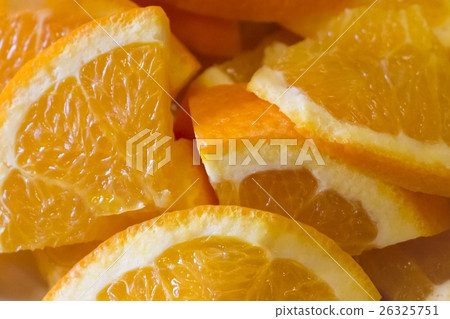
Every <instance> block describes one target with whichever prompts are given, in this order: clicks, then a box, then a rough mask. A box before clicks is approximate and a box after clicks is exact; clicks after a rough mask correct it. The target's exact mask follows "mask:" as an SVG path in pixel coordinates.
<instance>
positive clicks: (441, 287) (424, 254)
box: [357, 231, 450, 301]
mask: <svg viewBox="0 0 450 319" xmlns="http://www.w3.org/2000/svg"><path fill="white" fill-rule="evenodd" d="M449 252H450V231H447V232H444V233H442V234H439V235H436V236H433V237H427V238H417V239H414V240H410V241H408V242H405V243H401V244H397V245H394V246H389V247H386V248H383V249H375V250H371V251H368V252H365V253H363V254H362V255H361V256H358V257H357V261H358V262H359V264H360V265H361V266H362V267H363V268H364V270H365V271H366V272H367V274H368V275H369V276H370V278H371V279H372V280H373V282H374V284H375V285H376V286H377V288H378V289H379V291H380V293H381V294H382V295H383V299H385V300H408V301H413V300H449V298H450V255H449Z"/></svg>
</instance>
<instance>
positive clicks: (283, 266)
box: [45, 206, 379, 300]
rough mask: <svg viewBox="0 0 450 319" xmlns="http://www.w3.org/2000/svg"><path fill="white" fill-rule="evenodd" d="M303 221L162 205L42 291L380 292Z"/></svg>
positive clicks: (69, 296)
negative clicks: (166, 209) (160, 211)
mask: <svg viewBox="0 0 450 319" xmlns="http://www.w3.org/2000/svg"><path fill="white" fill-rule="evenodd" d="M302 227H304V228H303V229H302V228H301V227H299V225H298V224H296V223H294V222H293V221H292V220H290V219H287V218H284V217H281V216H279V215H274V214H270V213H266V212H262V211H257V210H252V209H248V208H241V207H236V206H199V207H197V208H194V209H192V210H188V211H179V212H175V213H168V214H166V215H163V216H162V217H161V218H159V219H157V220H151V221H148V222H146V223H143V224H140V225H136V226H134V227H131V228H129V229H127V230H126V231H124V232H122V233H119V234H117V235H116V236H114V237H112V238H111V239H109V240H108V241H106V242H105V243H103V244H102V245H100V246H99V247H98V248H97V249H96V250H94V252H92V253H90V254H89V255H88V256H87V257H85V258H84V259H83V260H82V261H81V262H79V263H78V264H77V265H76V266H75V267H74V268H73V269H72V270H71V271H70V272H69V273H68V274H67V275H66V276H65V277H64V278H63V279H61V281H60V282H59V283H58V284H57V285H56V286H55V287H53V289H52V290H51V291H50V292H49V294H48V295H47V296H46V298H45V299H46V300H75V299H77V300H79V299H82V300H279V299H283V300H285V299H286V298H288V299H290V300H298V299H300V300H336V299H337V300H376V299H378V298H379V295H378V293H377V291H376V290H375V289H374V288H373V286H372V284H371V283H370V281H369V280H368V279H367V277H366V275H365V274H364V273H363V272H362V271H361V269H360V268H359V267H358V266H357V264H356V263H355V262H354V260H353V259H352V258H351V257H350V256H348V255H347V254H345V253H344V252H343V251H341V250H340V249H339V247H338V246H336V245H335V244H334V243H333V242H332V241H331V240H329V239H328V238H327V237H325V236H323V235H321V234H320V233H318V232H317V231H315V230H314V229H312V228H310V227H308V226H304V225H303V226H302ZM306 232H308V234H309V235H310V236H313V238H315V240H316V241H317V243H318V244H319V245H320V246H321V247H322V248H323V249H326V251H327V252H328V253H329V254H330V255H331V256H332V257H333V258H334V261H333V259H331V258H330V257H329V256H328V255H327V253H325V252H324V250H322V248H320V247H319V246H318V245H317V243H316V242H314V241H312V240H311V238H310V237H309V236H308V235H307V233H306ZM124 252H125V253H126V256H121V255H122V254H123V253H124ZM121 257H125V258H121ZM111 263H114V267H110V265H111ZM337 263H338V264H339V265H338V264H337ZM319 265H320V266H319ZM340 267H343V269H345V271H343V270H342V269H341V268H340ZM104 271H105V272H106V273H103V272H104ZM93 278H95V279H96V280H94V281H93ZM92 283H94V284H93V285H92ZM269 287H271V289H270V288H269Z"/></svg>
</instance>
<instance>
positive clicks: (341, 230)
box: [218, 169, 377, 255]
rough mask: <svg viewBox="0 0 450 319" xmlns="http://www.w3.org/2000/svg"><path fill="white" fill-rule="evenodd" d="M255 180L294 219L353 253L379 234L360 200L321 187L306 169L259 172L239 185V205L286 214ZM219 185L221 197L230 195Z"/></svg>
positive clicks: (364, 246)
mask: <svg viewBox="0 0 450 319" xmlns="http://www.w3.org/2000/svg"><path fill="white" fill-rule="evenodd" d="M254 180H256V182H257V183H258V184H259V185H261V186H262V187H263V188H264V189H265V190H266V191H267V192H268V193H269V194H270V195H271V196H272V197H273V199H275V201H276V202H278V204H279V205H281V207H283V209H284V210H286V212H288V213H289V215H291V216H292V217H293V218H294V219H296V220H298V221H300V222H302V223H305V224H308V225H311V226H313V227H314V228H316V229H317V230H319V231H320V232H321V233H323V234H325V235H327V236H328V237H330V238H331V239H333V240H334V241H335V242H336V243H337V244H338V245H339V246H340V247H341V248H342V249H344V250H345V251H347V252H348V253H350V254H352V255H356V254H359V253H360V252H361V251H363V250H364V249H366V248H367V246H368V244H369V243H370V242H372V241H373V240H374V239H375V238H376V236H377V227H376V225H375V224H374V223H373V222H372V220H371V219H370V217H369V216H368V214H367V212H366V211H365V210H364V209H363V208H362V207H361V204H360V203H359V202H356V201H347V200H346V199H344V198H343V197H342V196H340V195H339V194H337V193H336V192H334V191H331V190H323V191H320V190H318V188H317V180H316V179H315V178H314V176H313V175H312V174H311V173H310V172H309V171H307V170H305V169H299V170H280V171H265V172H259V173H255V174H252V175H250V176H247V177H246V178H245V179H244V180H243V181H242V182H241V184H240V186H239V198H238V199H237V200H238V203H239V205H242V206H246V207H252V208H257V209H261V210H265V211H269V212H273V213H277V214H280V215H282V216H286V212H285V211H284V210H283V209H281V208H280V207H279V206H278V204H276V203H275V202H274V201H273V199H271V198H270V197H269V196H268V195H267V194H266V193H265V192H263V191H261V188H260V187H259V186H258V185H257V184H256V183H255V181H254ZM219 189H220V191H218V193H219V194H220V197H221V199H222V196H224V197H226V196H227V195H226V193H225V190H224V189H223V186H222V187H221V186H219ZM232 191H234V192H236V190H232ZM225 200H226V198H225ZM234 200H236V199H234ZM235 203H236V202H235ZM227 204H228V202H227Z"/></svg>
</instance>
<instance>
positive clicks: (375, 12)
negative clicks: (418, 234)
mask: <svg viewBox="0 0 450 319" xmlns="http://www.w3.org/2000/svg"><path fill="white" fill-rule="evenodd" d="M389 3H390V2H389V1H388V2H380V3H379V4H378V5H376V6H374V7H372V9H371V10H370V11H368V12H367V13H366V14H365V15H364V16H362V17H361V19H360V20H359V21H358V22H357V23H356V24H354V25H353V27H352V28H350V29H349V30H348V32H347V33H346V34H344V35H343V36H342V37H340V38H339V40H338V41H337V42H335V43H334V45H333V46H332V47H331V48H330V45H331V44H332V43H333V41H334V38H333V37H327V36H322V37H318V38H316V39H308V40H305V41H302V42H300V43H298V44H296V45H294V46H291V47H284V48H283V47H282V46H278V49H277V50H272V51H270V50H269V51H268V52H269V54H268V55H267V56H266V59H265V62H266V65H265V66H263V67H262V68H261V69H260V70H259V71H258V72H257V73H256V74H255V75H254V77H253V78H252V80H251V81H250V83H249V89H250V90H251V91H252V92H254V93H255V94H256V95H258V96H259V97H260V98H262V99H265V100H267V101H269V102H270V103H273V104H275V105H276V106H278V107H279V108H280V110H281V111H282V112H283V113H284V114H286V115H287V116H288V117H289V118H290V119H291V120H292V121H293V122H294V123H295V124H296V129H297V130H298V131H299V132H300V133H301V134H302V135H303V136H305V137H311V138H314V141H315V142H316V143H317V144H318V145H320V146H321V148H322V149H324V150H326V151H327V152H328V153H329V154H331V155H333V156H336V157H339V158H341V159H342V160H345V161H346V162H347V163H349V164H351V165H353V166H355V167H358V168H359V169H361V170H363V171H365V172H367V173H369V174H371V175H372V176H375V177H378V178H381V179H383V180H384V181H387V182H389V183H392V184H395V185H398V186H401V187H404V188H406V189H409V190H412V191H416V192H424V193H430V194H437V195H441V196H447V197H448V196H450V166H449V165H450V164H449V163H450V147H449V145H450V111H449V109H448V107H447V105H448V104H449V102H450V101H449V100H450V98H449V96H448V94H447V92H449V87H448V86H449V85H450V81H449V79H450V61H449V59H448V52H447V49H446V48H444V47H443V46H442V44H441V43H440V42H439V41H438V39H437V38H436V36H435V35H434V33H433V31H432V29H431V28H430V27H429V26H428V25H427V23H426V20H425V18H424V17H423V15H422V11H421V9H420V7H419V6H409V7H407V8H402V9H390V8H389ZM337 19H338V20H339V18H337ZM334 22H336V23H337V24H339V23H340V22H339V21H334ZM331 25H333V22H331ZM327 48H330V49H328V50H327ZM270 52H275V53H272V54H270ZM276 106H274V107H276ZM260 116H262V114H261V115H260ZM258 118H259V116H257V117H256V118H255V119H254V121H256V120H257V119H258Z"/></svg>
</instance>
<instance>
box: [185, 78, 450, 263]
mask: <svg viewBox="0 0 450 319" xmlns="http://www.w3.org/2000/svg"><path fill="white" fill-rule="evenodd" d="M189 105H190V107H191V112H192V115H193V117H194V118H195V119H196V121H197V122H198V124H199V125H194V130H195V134H196V138H197V145H198V147H199V151H200V154H201V157H202V160H203V163H204V164H205V167H206V170H207V172H208V176H209V178H210V181H211V183H212V185H213V187H214V189H215V190H216V193H217V196H218V198H219V202H220V204H223V205H229V204H231V205H242V206H246V207H252V208H256V209H262V210H267V211H271V212H275V213H278V214H281V215H283V216H288V215H290V216H291V217H293V218H295V219H296V220H298V221H301V222H303V223H306V224H309V225H311V226H313V227H315V228H316V229H317V230H319V231H320V232H322V233H324V234H326V235H327V236H329V237H330V238H332V239H333V240H334V241H336V242H337V243H338V244H339V245H340V246H341V247H342V248H343V249H344V250H346V251H347V252H349V253H351V254H353V255H356V254H359V253H360V252H361V251H363V250H366V249H369V248H372V247H384V246H388V245H392V244H394V243H398V242H402V241H405V240H409V239H412V238H417V237H420V236H430V235H433V234H437V233H439V232H441V231H443V230H446V229H448V228H449V227H450V214H449V212H450V202H449V201H448V200H447V199H445V198H440V197H437V196H430V195H423V194H418V193H412V192H409V191H406V190H403V189H401V188H399V187H395V186H391V185H389V184H386V183H383V182H381V181H379V180H377V179H374V178H370V177H368V176H366V175H364V174H361V173H359V172H358V171H357V170H355V169H353V168H352V167H350V166H347V165H345V164H343V163H342V162H340V161H338V160H335V159H332V158H330V157H329V156H327V155H326V153H324V152H321V149H317V148H316V149H315V148H314V144H308V143H311V141H310V140H309V141H308V140H306V141H305V139H304V138H302V137H301V136H300V135H299V134H298V133H297V132H296V130H295V128H294V124H293V123H292V122H291V121H290V120H289V119H288V118H287V117H286V116H285V115H284V114H282V113H281V112H280V111H279V110H277V109H276V108H275V107H274V108H269V106H270V104H269V103H267V102H265V101H263V100H260V99H258V98H257V97H256V96H255V95H254V94H252V93H249V92H247V91H245V85H244V86H242V85H229V86H225V85H223V86H216V87H211V88H208V89H204V90H203V91H201V92H199V93H197V94H196V95H194V96H193V97H191V98H190V101H189ZM267 109H268V111H267V113H266V114H265V115H264V116H263V117H262V118H261V120H260V121H258V122H256V123H255V125H253V126H252V122H253V121H254V120H255V118H256V117H257V116H259V115H260V114H262V113H263V112H264V111H265V110H267ZM232 142H233V143H232ZM244 143H247V144H244ZM292 144H296V145H292ZM230 145H232V146H231V147H230ZM248 145H251V146H255V145H259V146H258V151H257V155H259V156H260V160H259V161H258V159H257V157H256V156H254V155H253V154H252V153H251V152H250V151H249V150H250V149H249V147H248ZM308 145H309V146H308ZM218 148H219V149H221V150H222V151H223V152H222V153H221V152H220V151H218ZM281 149H284V151H283V152H285V154H286V156H285V157H282V153H281ZM302 152H305V153H304V156H301V154H302ZM216 154H218V155H216ZM299 159H300V160H301V162H300V161H299ZM283 161H285V162H283ZM321 161H323V162H322V163H321Z"/></svg>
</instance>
